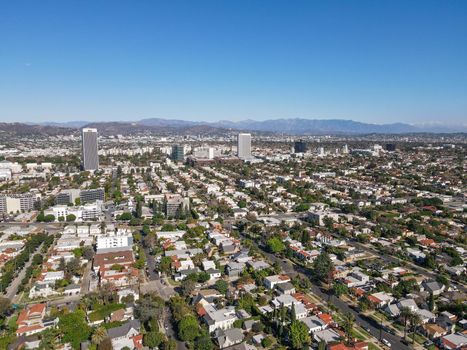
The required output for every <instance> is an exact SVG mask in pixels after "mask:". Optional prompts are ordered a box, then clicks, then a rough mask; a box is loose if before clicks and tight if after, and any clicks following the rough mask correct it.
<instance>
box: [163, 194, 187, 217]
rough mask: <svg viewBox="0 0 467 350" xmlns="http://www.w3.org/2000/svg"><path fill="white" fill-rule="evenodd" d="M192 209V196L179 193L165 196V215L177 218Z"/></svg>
mask: <svg viewBox="0 0 467 350" xmlns="http://www.w3.org/2000/svg"><path fill="white" fill-rule="evenodd" d="M188 210H190V198H184V197H182V196H181V195H179V194H171V195H166V196H165V215H166V217H168V218H175V217H177V216H179V215H180V214H182V213H183V212H186V211H188Z"/></svg>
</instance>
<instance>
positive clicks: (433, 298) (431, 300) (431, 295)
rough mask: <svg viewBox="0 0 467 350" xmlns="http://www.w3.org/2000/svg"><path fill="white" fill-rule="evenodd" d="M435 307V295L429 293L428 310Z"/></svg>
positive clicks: (432, 309)
mask: <svg viewBox="0 0 467 350" xmlns="http://www.w3.org/2000/svg"><path fill="white" fill-rule="evenodd" d="M435 307H436V303H435V296H434V294H433V293H430V299H428V308H429V309H430V311H434V310H435Z"/></svg>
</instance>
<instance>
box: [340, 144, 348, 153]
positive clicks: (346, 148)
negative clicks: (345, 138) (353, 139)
mask: <svg viewBox="0 0 467 350" xmlns="http://www.w3.org/2000/svg"><path fill="white" fill-rule="evenodd" d="M342 153H344V154H348V153H349V146H347V145H344V146H343V147H342Z"/></svg>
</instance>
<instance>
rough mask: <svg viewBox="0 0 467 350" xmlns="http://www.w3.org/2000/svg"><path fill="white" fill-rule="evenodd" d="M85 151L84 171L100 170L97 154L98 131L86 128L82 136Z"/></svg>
mask: <svg viewBox="0 0 467 350" xmlns="http://www.w3.org/2000/svg"><path fill="white" fill-rule="evenodd" d="M81 143H82V151H83V169H84V170H97V169H99V155H98V154H97V149H98V146H97V129H91V128H84V129H83V130H82V134H81Z"/></svg>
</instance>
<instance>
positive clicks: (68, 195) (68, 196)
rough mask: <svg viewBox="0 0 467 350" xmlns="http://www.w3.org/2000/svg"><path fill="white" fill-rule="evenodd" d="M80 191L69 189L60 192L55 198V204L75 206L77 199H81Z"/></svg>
mask: <svg viewBox="0 0 467 350" xmlns="http://www.w3.org/2000/svg"><path fill="white" fill-rule="evenodd" d="M80 192H81V191H80V190H79V189H74V188H73V189H68V190H63V191H60V193H59V194H57V196H56V197H55V204H58V205H68V204H74V203H75V201H76V199H77V198H79V195H80Z"/></svg>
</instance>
